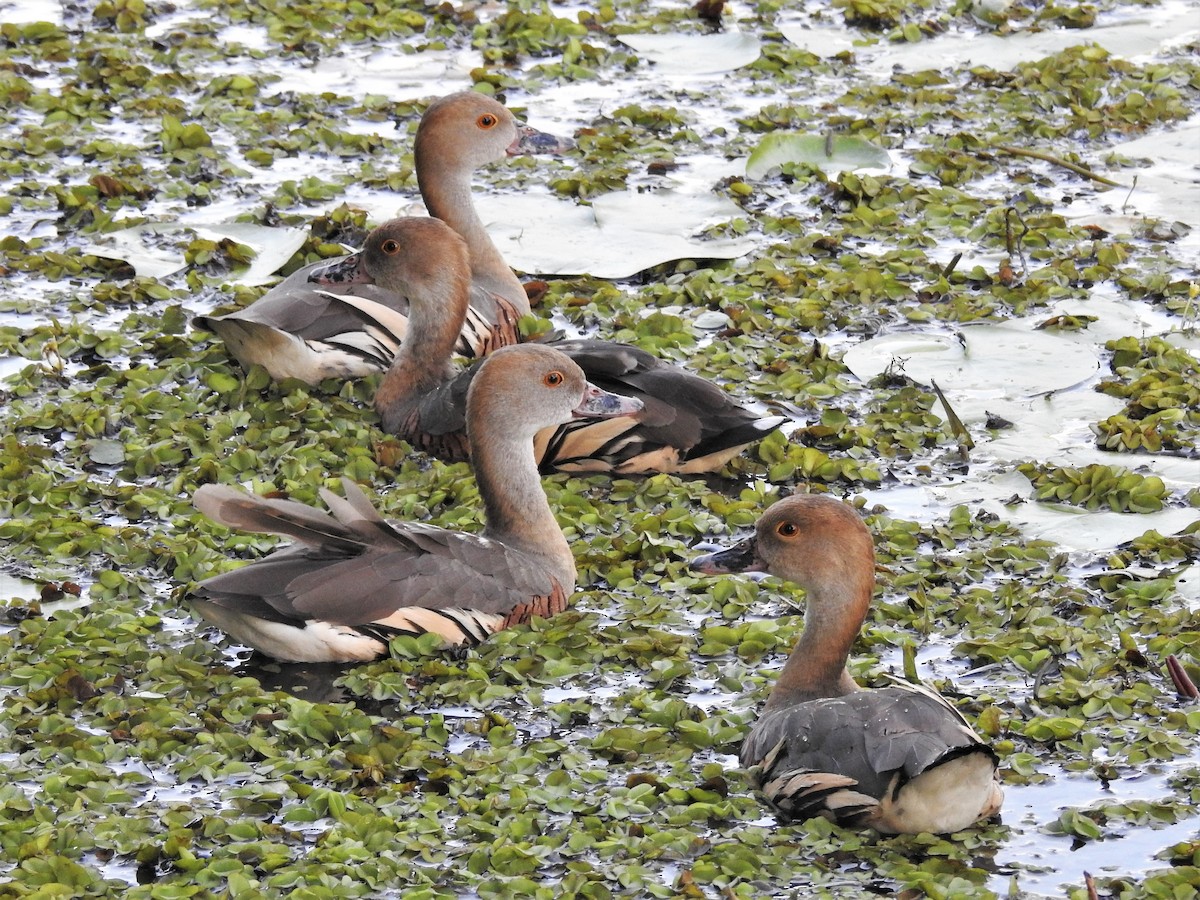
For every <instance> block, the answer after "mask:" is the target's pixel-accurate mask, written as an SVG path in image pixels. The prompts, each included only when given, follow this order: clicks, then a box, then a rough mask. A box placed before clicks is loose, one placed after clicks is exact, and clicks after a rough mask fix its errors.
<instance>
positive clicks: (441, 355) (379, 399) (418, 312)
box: [375, 272, 470, 430]
mask: <svg viewBox="0 0 1200 900" xmlns="http://www.w3.org/2000/svg"><path fill="white" fill-rule="evenodd" d="M469 289H470V288H469V283H468V280H467V277H466V275H465V273H463V274H454V273H449V272H448V273H445V275H444V277H443V278H441V279H439V280H438V281H437V282H436V284H435V285H433V286H431V287H430V288H429V289H428V290H424V289H423V290H421V291H420V292H419V293H418V292H416V291H414V290H409V291H408V292H407V293H408V294H409V308H408V331H407V333H406V334H405V336H404V341H403V342H402V343H401V344H400V349H399V351H398V352H397V353H396V358H395V359H394V360H393V361H392V365H391V366H390V367H389V368H388V370H387V372H386V373H385V374H384V376H383V379H382V380H381V381H380V382H379V387H378V389H377V390H376V392H375V409H376V410H377V411H378V412H379V414H380V416H382V417H383V419H384V426H385V427H386V428H388V429H389V430H394V428H395V426H396V423H395V422H393V421H392V419H393V418H396V417H397V416H398V415H399V412H400V411H401V410H402V409H403V407H404V406H405V405H406V404H407V403H408V402H409V401H410V400H412V399H414V398H416V397H419V396H421V395H422V394H424V393H426V392H428V391H431V390H433V389H434V388H436V387H438V386H439V385H441V384H444V383H445V382H447V381H449V380H450V379H451V378H453V377H454V375H455V370H454V366H453V364H452V363H451V361H450V357H451V356H452V355H453V353H454V345H455V343H456V342H457V341H458V333H459V331H461V330H462V326H463V322H464V321H465V320H466V317H467V297H468V292H469Z"/></svg>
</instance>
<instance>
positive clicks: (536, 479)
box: [467, 395, 575, 595]
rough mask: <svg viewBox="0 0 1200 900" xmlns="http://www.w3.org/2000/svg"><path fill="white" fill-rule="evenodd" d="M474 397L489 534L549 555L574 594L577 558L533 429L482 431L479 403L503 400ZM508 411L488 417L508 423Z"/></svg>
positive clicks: (471, 410) (475, 459) (474, 449)
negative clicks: (547, 485) (545, 481)
mask: <svg viewBox="0 0 1200 900" xmlns="http://www.w3.org/2000/svg"><path fill="white" fill-rule="evenodd" d="M471 399H472V400H473V401H478V402H477V403H476V404H475V405H472V406H469V407H468V410H467V434H468V436H469V437H470V439H471V467H472V468H473V469H474V470H475V478H476V480H477V481H478V482H479V493H480V495H481V496H482V497H483V504H484V510H485V512H486V515H487V527H486V528H484V531H483V535H484V537H489V538H492V539H494V540H497V541H501V542H503V543H504V544H506V545H508V546H510V547H515V548H516V549H518V550H521V551H522V552H524V553H527V554H529V555H531V556H537V557H539V558H541V559H544V560H546V562H547V564H548V567H549V568H550V570H551V573H552V574H553V575H554V577H555V579H556V580H557V581H558V583H559V584H560V585H561V586H562V588H563V590H564V591H565V592H566V593H567V594H568V595H570V594H571V593H572V592H573V591H574V590H575V557H574V555H573V554H572V553H571V548H570V545H568V544H567V539H566V537H564V536H563V533H562V529H561V528H560V527H559V525H558V522H557V520H556V519H555V518H554V513H552V512H551V511H550V503H549V501H548V500H547V499H546V491H545V489H544V488H543V487H542V481H541V478H540V476H539V475H538V470H537V466H536V464H535V463H534V459H533V439H532V438H531V437H530V436H529V435H528V434H521V435H516V434H512V433H504V432H496V431H493V432H491V433H482V434H480V433H478V432H479V429H477V428H476V429H472V427H471V426H472V424H473V423H474V422H477V421H479V420H480V414H479V413H480V410H479V407H484V406H492V405H498V401H497V399H496V398H494V397H485V398H482V399H480V398H477V397H475V396H474V395H473V396H472V398H471ZM496 413H498V414H499V416H500V417H501V418H497V415H496ZM503 416H504V411H503V410H496V411H495V412H494V413H492V414H489V415H488V419H487V421H490V422H503V421H504V419H503V418H502V417H503Z"/></svg>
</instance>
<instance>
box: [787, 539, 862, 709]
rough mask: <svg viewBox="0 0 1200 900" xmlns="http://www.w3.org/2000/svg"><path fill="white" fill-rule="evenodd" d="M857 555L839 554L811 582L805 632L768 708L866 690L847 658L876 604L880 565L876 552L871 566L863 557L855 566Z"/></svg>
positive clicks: (793, 651) (789, 658)
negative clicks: (873, 596)
mask: <svg viewBox="0 0 1200 900" xmlns="http://www.w3.org/2000/svg"><path fill="white" fill-rule="evenodd" d="M852 560H853V557H849V556H847V557H839V558H837V559H836V560H835V561H834V564H833V565H832V566H831V567H830V570H829V571H828V572H827V573H826V577H824V578H822V579H821V580H820V581H810V583H809V584H808V585H807V589H808V597H807V600H806V605H807V610H806V612H805V614H804V634H802V635H801V636H800V640H799V641H797V643H796V646H795V648H793V650H792V653H791V656H789V657H788V661H787V663H786V664H785V665H784V667H783V671H782V672H780V674H779V680H778V682H776V684H775V688H774V690H772V691H771V696H770V697H769V698H768V699H767V703H766V706H765V707H764V711H765V710H769V709H782V708H785V707H788V706H794V705H795V704H797V703H804V702H805V701H808V700H816V699H819V698H821V697H841V696H844V695H845V694H849V693H853V692H854V691H858V690H861V688H860V687H859V686H858V685H857V684H856V683H855V681H854V679H853V678H851V677H850V672H849V671H848V670H847V669H846V661H847V659H848V658H849V656H850V648H851V647H852V646H853V644H854V640H855V638H857V637H858V633H859V631H861V630H862V623H863V620H864V619H865V618H866V615H867V609H868V607H869V606H870V604H871V593H872V590H873V588H874V575H875V564H874V555H873V554H872V555H871V556H870V560H871V562H870V564H869V565H866V566H863V565H862V564H861V561H859V565H858V566H853V565H851V564H850V563H851V562H852ZM839 564H840V565H839Z"/></svg>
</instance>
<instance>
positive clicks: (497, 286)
mask: <svg viewBox="0 0 1200 900" xmlns="http://www.w3.org/2000/svg"><path fill="white" fill-rule="evenodd" d="M421 137H422V136H421V135H420V134H418V135H417V144H416V150H415V159H416V167H417V184H418V185H419V186H420V189H421V198H422V199H423V200H424V201H425V208H426V209H427V210H428V211H429V214H430V215H431V216H433V217H434V218H437V219H441V220H442V221H443V222H445V223H446V224H447V225H449V226H450V227H451V228H453V229H454V230H455V231H457V232H458V233H459V234H460V235H461V236H462V238H463V240H465V241H466V242H467V249H468V250H469V251H470V254H471V279H472V281H473V282H474V283H475V285H476V286H477V287H480V288H483V289H484V290H485V291H488V292H490V293H493V294H496V295H497V296H500V297H503V298H504V299H505V300H507V301H508V302H509V303H511V304H512V305H513V306H514V307H516V309H517V310H518V312H520V314H521V315H523V316H524V315H528V314H529V298H528V297H527V296H526V294H525V288H524V287H523V286H522V285H521V282H520V281H519V280H518V279H517V276H516V275H514V274H513V271H512V269H510V268H509V267H508V263H506V262H505V261H504V257H503V256H501V255H500V251H499V250H497V249H496V245H495V244H494V243H492V239H491V238H490V237H489V236H488V233H487V229H486V228H484V227H483V221H482V220H481V219H480V218H479V214H478V213H477V212H476V211H475V204H474V202H473V201H472V199H471V170H470V169H469V168H464V167H461V166H453V165H448V164H447V155H446V154H444V153H439V152H437V149H438V148H437V145H436V144H433V145H431V144H429V143H428V142H427V141H422V140H421Z"/></svg>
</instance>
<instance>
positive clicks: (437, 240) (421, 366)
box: [310, 217, 783, 474]
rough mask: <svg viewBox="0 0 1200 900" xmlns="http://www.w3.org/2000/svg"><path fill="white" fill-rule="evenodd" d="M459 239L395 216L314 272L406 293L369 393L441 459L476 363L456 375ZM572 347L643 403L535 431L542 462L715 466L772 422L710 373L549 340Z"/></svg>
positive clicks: (607, 381)
mask: <svg viewBox="0 0 1200 900" xmlns="http://www.w3.org/2000/svg"><path fill="white" fill-rule="evenodd" d="M468 257H469V254H468V252H467V244H465V243H464V241H463V240H462V238H460V237H459V236H458V235H457V234H455V232H454V231H452V230H451V229H450V228H449V227H448V226H447V225H446V224H445V223H443V222H441V221H439V220H437V219H421V218H416V217H409V218H404V219H393V220H392V221H390V222H387V223H385V224H383V225H381V226H379V227H378V228H376V229H375V230H374V231H372V232H371V233H370V234H369V235H367V240H366V243H365V244H364V246H363V250H362V251H361V252H360V253H358V254H355V255H354V256H349V257H346V258H345V259H343V260H340V261H339V262H337V263H333V264H330V265H328V266H327V267H326V268H324V269H319V270H316V271H314V272H313V274H312V275H311V276H310V277H311V278H313V279H316V280H318V281H320V282H321V283H323V282H324V280H325V279H332V280H334V281H336V282H338V283H341V284H374V285H377V286H378V287H379V288H382V289H383V290H386V291H389V292H392V293H394V294H396V295H397V296H402V297H404V298H405V299H406V301H407V304H408V307H409V320H408V335H407V337H406V339H405V342H404V344H403V345H402V347H401V348H400V351H399V353H398V354H397V356H396V360H395V362H394V363H393V364H392V366H391V368H390V369H388V371H387V374H386V375H384V377H383V379H382V381H381V382H380V384H379V387H378V389H377V391H376V393H375V409H376V411H377V412H378V413H379V415H380V417H381V418H382V419H383V427H384V429H386V430H387V431H389V432H391V433H393V434H396V435H399V436H400V437H402V438H404V439H405V440H407V441H409V442H410V443H411V444H413V445H414V446H416V447H419V448H420V449H422V450H424V451H426V452H428V453H431V454H433V455H435V456H439V457H441V458H443V459H451V460H454V459H465V458H466V456H467V453H468V446H467V442H466V440H465V435H464V430H463V426H464V417H463V411H464V408H465V407H464V399H465V397H466V392H467V385H469V384H470V383H471V379H472V378H473V377H474V370H473V369H467V370H465V371H463V372H461V373H456V371H455V369H454V366H453V365H452V363H451V354H452V352H453V349H454V341H455V339H456V336H457V335H458V334H459V331H460V329H461V326H462V318H463V315H464V314H465V313H466V311H467V309H468V297H467V288H468V286H469V284H470V271H469V269H468V267H467V260H468ZM545 346H552V347H554V348H556V349H558V350H561V351H562V352H564V353H566V354H567V355H568V356H570V357H571V359H573V360H574V361H575V362H576V363H577V364H578V365H579V366H580V367H582V369H583V371H584V373H585V374H586V375H587V377H588V379H589V380H590V381H592V382H593V383H594V384H597V385H598V386H600V387H603V388H604V389H605V390H608V391H612V392H614V393H617V394H621V395H624V396H629V397H636V398H637V399H638V400H639V401H641V403H642V404H643V407H644V408H643V409H642V411H641V412H640V413H638V415H637V416H635V417H632V418H622V419H606V420H598V421H588V420H583V419H576V420H574V421H571V422H567V423H564V424H561V425H558V426H557V427H555V428H552V429H546V430H544V431H542V432H540V433H539V434H538V436H537V440H536V444H537V451H536V455H537V460H538V465H539V467H540V468H541V470H542V471H543V472H545V471H550V470H552V469H557V470H560V471H570V472H617V473H621V474H631V473H646V472H678V473H684V474H693V473H699V472H711V471H715V470H716V469H718V468H720V467H721V466H722V465H724V464H725V463H726V462H728V461H729V460H730V459H731V458H733V457H734V456H736V455H737V454H738V453H740V452H741V450H742V449H743V448H744V447H746V446H747V445H748V444H750V443H752V442H754V441H757V440H759V439H761V438H762V437H763V436H764V435H765V434H766V433H767V432H769V431H771V430H773V429H774V428H776V427H778V425H779V424H780V423H781V422H782V421H783V420H782V419H780V418H770V419H760V418H759V417H758V416H757V415H755V414H754V413H752V412H750V411H749V410H747V409H744V408H743V407H741V406H739V405H737V404H736V403H734V402H733V400H731V399H730V397H729V395H728V394H727V393H725V391H723V390H721V388H719V387H717V385H715V384H713V383H712V382H711V381H708V380H707V379H704V378H701V377H700V376H698V375H694V374H692V373H690V372H688V371H686V370H684V369H680V368H676V367H675V366H670V365H667V364H665V363H663V362H662V361H661V360H659V359H657V358H656V357H654V356H652V355H651V354H649V353H647V352H646V351H644V350H641V349H639V348H637V347H631V346H629V345H627V344H615V343H611V342H609V341H597V340H569V341H567V340H554V341H548V342H546V343H545Z"/></svg>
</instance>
